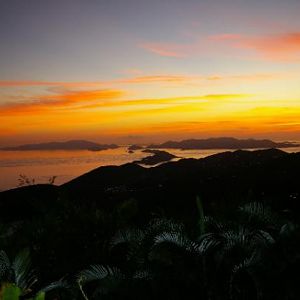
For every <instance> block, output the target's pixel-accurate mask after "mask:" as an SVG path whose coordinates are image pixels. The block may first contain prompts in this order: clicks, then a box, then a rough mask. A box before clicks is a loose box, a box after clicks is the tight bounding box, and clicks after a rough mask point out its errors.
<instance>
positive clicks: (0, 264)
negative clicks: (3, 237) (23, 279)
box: [0, 250, 10, 280]
mask: <svg viewBox="0 0 300 300" xmlns="http://www.w3.org/2000/svg"><path fill="white" fill-rule="evenodd" d="M9 269H10V260H9V257H8V256H7V254H6V252H5V251H3V250H1V251H0V280H2V279H3V276H5V274H6V272H7V271H8V270H9Z"/></svg>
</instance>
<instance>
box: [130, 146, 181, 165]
mask: <svg viewBox="0 0 300 300" xmlns="http://www.w3.org/2000/svg"><path fill="white" fill-rule="evenodd" d="M142 152H144V153H150V154H153V155H150V156H147V157H144V158H142V159H141V160H138V161H135V162H134V163H138V164H142V165H147V166H154V165H157V164H159V163H162V162H167V161H170V160H172V159H173V158H177V156H175V155H173V154H171V153H168V152H166V151H161V150H151V149H145V150H143V151H142Z"/></svg>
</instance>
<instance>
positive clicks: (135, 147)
mask: <svg viewBox="0 0 300 300" xmlns="http://www.w3.org/2000/svg"><path fill="white" fill-rule="evenodd" d="M141 149H143V147H142V146H139V145H130V146H129V147H128V150H129V151H130V150H131V151H135V150H141Z"/></svg>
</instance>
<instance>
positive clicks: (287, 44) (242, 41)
mask: <svg viewBox="0 0 300 300" xmlns="http://www.w3.org/2000/svg"><path fill="white" fill-rule="evenodd" d="M139 47H141V48H143V49H145V50H147V51H149V52H152V53H154V54H156V55H159V56H166V57H174V58H185V57H190V56H199V55H206V56H207V55H216V56H224V55H226V56H228V55H234V56H235V57H237V56H238V57H243V58H249V56H250V58H253V55H254V57H255V56H256V58H259V59H264V60H272V61H300V32H287V33H274V34H269V35H261V36H250V35H242V34H235V33H222V34H217V35H211V36H202V37H198V38H194V39H193V40H192V41H191V42H190V43H160V42H145V43H142V44H140V45H139ZM232 49H236V50H240V51H241V50H250V51H253V53H251V52H250V53H249V51H246V52H239V53H236V52H235V53H231V52H230V50H231V51H232Z"/></svg>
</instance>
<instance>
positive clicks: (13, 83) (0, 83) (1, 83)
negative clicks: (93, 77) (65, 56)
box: [0, 80, 103, 88]
mask: <svg viewBox="0 0 300 300" xmlns="http://www.w3.org/2000/svg"><path fill="white" fill-rule="evenodd" d="M101 85H103V83H102V82H100V81H90V82H89V81H83V82H76V81H75V82H68V81H66V82H62V81H34V80H27V81H26V80H23V81H20V80H19V81H18V80H0V87H34V86H45V87H47V86H48V87H50V86H55V87H65V88H84V87H97V86H98V87H99V86H101Z"/></svg>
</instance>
